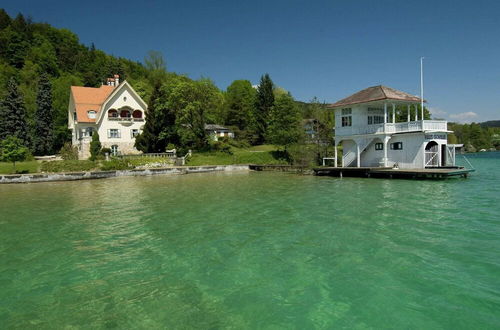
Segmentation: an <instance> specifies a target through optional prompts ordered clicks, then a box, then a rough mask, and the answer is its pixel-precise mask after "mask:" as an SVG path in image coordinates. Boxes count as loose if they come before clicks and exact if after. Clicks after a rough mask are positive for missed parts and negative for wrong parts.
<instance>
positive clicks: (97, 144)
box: [89, 131, 102, 160]
mask: <svg viewBox="0 0 500 330" xmlns="http://www.w3.org/2000/svg"><path fill="white" fill-rule="evenodd" d="M101 147H102V146H101V141H99V134H98V133H97V131H95V132H94V133H93V134H92V141H90V158H89V159H90V160H96V159H97V157H99V156H100V155H101Z"/></svg>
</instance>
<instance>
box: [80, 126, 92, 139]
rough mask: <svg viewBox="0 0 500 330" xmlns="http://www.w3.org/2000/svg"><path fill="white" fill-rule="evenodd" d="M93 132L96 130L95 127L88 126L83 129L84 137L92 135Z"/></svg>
mask: <svg viewBox="0 0 500 330" xmlns="http://www.w3.org/2000/svg"><path fill="white" fill-rule="evenodd" d="M93 132H94V128H92V127H86V128H85V129H83V130H82V137H90V136H92V133H93Z"/></svg>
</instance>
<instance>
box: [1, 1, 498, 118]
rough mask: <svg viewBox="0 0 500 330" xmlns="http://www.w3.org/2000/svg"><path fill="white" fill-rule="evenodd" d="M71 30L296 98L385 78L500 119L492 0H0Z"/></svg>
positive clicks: (176, 67)
mask: <svg viewBox="0 0 500 330" xmlns="http://www.w3.org/2000/svg"><path fill="white" fill-rule="evenodd" d="M0 7H3V8H5V9H6V10H7V12H8V13H9V14H10V15H11V16H12V15H15V14H17V13H18V12H22V13H23V14H24V15H26V16H31V17H32V18H33V20H34V21H43V22H47V23H50V24H52V25H54V26H56V27H59V28H67V29H70V30H72V31H73V32H75V33H77V34H78V35H79V37H80V40H81V41H82V42H83V43H84V44H87V45H88V44H90V43H91V42H94V43H95V45H96V47H97V48H99V49H102V50H104V51H106V52H108V53H111V54H114V55H116V56H121V57H126V58H129V59H132V60H136V61H142V60H143V58H144V56H145V55H146V53H147V52H148V51H149V50H152V49H153V50H158V51H161V52H162V53H163V54H164V57H165V59H166V61H167V69H168V70H169V71H175V72H178V73H185V74H187V75H189V76H190V77H192V78H199V77H209V78H211V79H212V80H213V81H214V82H215V83H216V84H217V85H218V86H219V87H220V88H222V89H225V88H226V87H227V86H228V85H229V84H230V83H231V82H232V81H233V80H235V79H248V80H250V81H251V82H252V83H253V84H257V83H258V81H259V78H260V76H261V75H262V74H263V73H266V72H268V73H269V74H270V76H271V78H272V79H273V81H274V82H275V83H276V84H277V85H279V86H281V87H283V88H285V89H287V90H289V91H290V92H291V93H292V95H293V96H294V97H295V98H296V99H298V100H302V101H308V100H310V99H312V97H314V96H316V97H318V98H319V99H320V100H321V101H326V102H334V101H336V100H338V99H341V98H343V97H345V96H348V95H350V94H352V93H354V92H356V91H358V90H360V89H363V88H366V87H369V86H373V85H378V84H383V85H387V86H390V87H393V88H396V89H400V90H403V91H406V92H409V93H413V94H419V93H420V80H419V79H420V64H419V63H420V62H419V58H420V56H425V57H426V59H425V78H424V80H425V98H426V99H427V100H428V106H429V107H430V108H431V110H432V111H433V112H434V115H435V116H436V117H439V118H446V119H448V120H453V121H462V122H470V121H476V122H478V121H484V120H493V119H500V65H499V63H500V62H499V61H500V42H499V41H500V24H499V23H498V14H499V13H500V2H498V1H401V0H400V1H384V0H380V1H375V0H373V1H347V0H343V1H334V0H331V1H295V0H288V1H286V0H283V1H281V0H280V1H272V0H268V1H260V0H253V1H237V0H233V1H207V0H205V1H189V0H183V1H179V0H177V1H149V0H143V1H127V0H121V1H102V0H101V1H68V0H66V1H55V0H54V1H51V0H46V1H33V0H31V1H25V0H16V1H10V0H4V1H2V3H1V4H0Z"/></svg>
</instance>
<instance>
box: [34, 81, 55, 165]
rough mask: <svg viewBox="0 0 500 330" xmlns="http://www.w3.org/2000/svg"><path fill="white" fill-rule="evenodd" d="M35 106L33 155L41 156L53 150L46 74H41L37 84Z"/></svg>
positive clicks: (51, 112) (49, 92)
mask: <svg viewBox="0 0 500 330" xmlns="http://www.w3.org/2000/svg"><path fill="white" fill-rule="evenodd" d="M36 105H37V109H36V112H35V136H34V137H33V147H34V151H35V155H40V156H43V155H48V154H50V153H52V150H53V149H52V145H53V118H52V117H53V109H52V86H51V84H50V81H49V77H48V76H47V75H46V74H42V75H41V77H40V80H39V82H38V95H37V98H36Z"/></svg>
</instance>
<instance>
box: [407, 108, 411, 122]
mask: <svg viewBox="0 0 500 330" xmlns="http://www.w3.org/2000/svg"><path fill="white" fill-rule="evenodd" d="M410 112H411V105H410V104H408V116H407V117H408V121H410V117H411V113H410Z"/></svg>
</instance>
